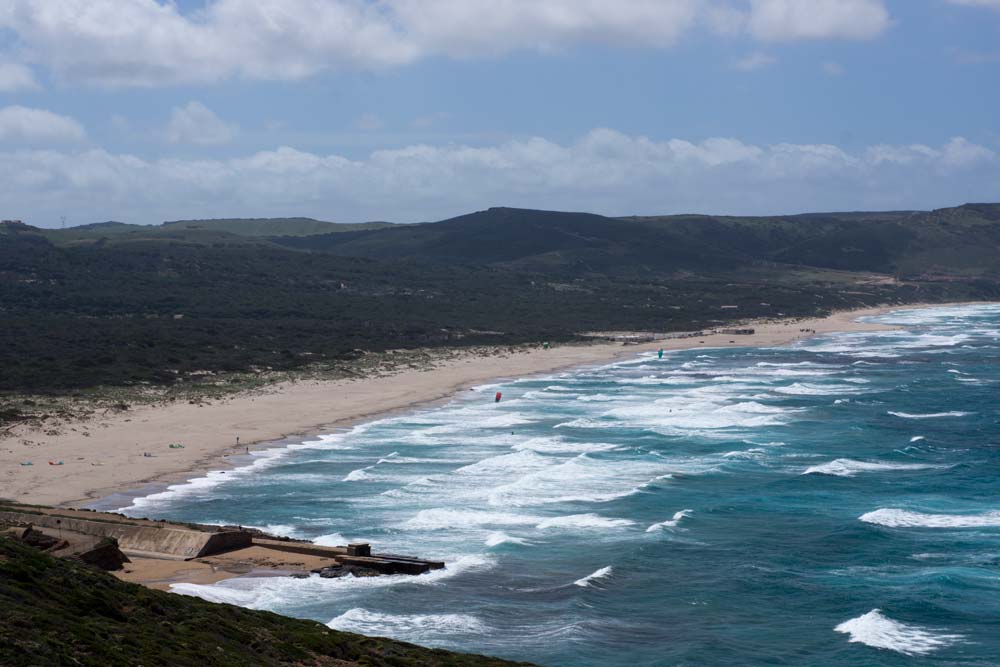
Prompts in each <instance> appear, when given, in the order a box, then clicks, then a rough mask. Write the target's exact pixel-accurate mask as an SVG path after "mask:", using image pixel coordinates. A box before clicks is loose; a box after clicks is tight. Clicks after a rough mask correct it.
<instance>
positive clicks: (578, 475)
mask: <svg viewBox="0 0 1000 667" xmlns="http://www.w3.org/2000/svg"><path fill="white" fill-rule="evenodd" d="M556 460H558V461H561V462H560V463H558V464H557V465H550V466H546V467H543V468H541V469H537V468H536V469H535V470H533V471H532V470H530V469H528V471H526V474H523V475H521V476H520V477H518V478H516V479H514V480H513V481H511V482H508V483H506V484H500V485H498V486H495V487H493V488H492V489H490V490H489V492H488V494H487V498H488V500H489V503H490V504H491V505H494V506H500V507H509V506H530V505H545V504H550V503H566V502H593V503H603V502H609V501H611V500H615V499H617V498H624V497H625V496H629V495H632V494H635V493H639V492H640V489H641V487H642V485H643V484H645V483H647V482H648V481H649V480H650V479H652V478H654V477H657V476H659V475H662V474H664V473H667V472H670V470H669V469H668V468H667V467H666V465H664V464H663V463H661V462H659V461H656V462H650V461H616V462H614V463H611V462H608V461H605V460H599V459H594V458H591V457H590V456H588V455H587V454H580V455H578V456H575V457H573V458H570V459H566V458H562V459H556Z"/></svg>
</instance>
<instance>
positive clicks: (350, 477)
mask: <svg viewBox="0 0 1000 667" xmlns="http://www.w3.org/2000/svg"><path fill="white" fill-rule="evenodd" d="M370 468H371V467H370V466H369V467H367V468H358V469H357V470H352V471H351V472H349V473H347V475H346V476H345V477H344V479H343V480H341V481H343V482H361V481H364V480H366V479H371V477H372V476H371V475H369V474H368V470H370Z"/></svg>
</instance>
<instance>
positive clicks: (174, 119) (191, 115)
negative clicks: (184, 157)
mask: <svg viewBox="0 0 1000 667" xmlns="http://www.w3.org/2000/svg"><path fill="white" fill-rule="evenodd" d="M238 132H239V128H238V127H237V126H236V125H232V124H229V123H226V122H225V121H224V120H222V119H221V118H219V117H218V116H216V115H215V113H214V112H213V111H212V110H211V109H209V108H208V107H206V106H205V105H204V104H202V103H201V102H196V101H192V102H188V103H187V104H186V105H184V106H182V107H174V110H173V112H172V113H171V114H170V121H169V122H168V123H167V128H166V130H165V131H164V137H165V138H166V140H167V141H169V142H170V143H172V144H194V145H196V146H212V145H216V144H225V143H228V142H230V141H232V140H233V139H234V138H235V137H236V135H237V133H238Z"/></svg>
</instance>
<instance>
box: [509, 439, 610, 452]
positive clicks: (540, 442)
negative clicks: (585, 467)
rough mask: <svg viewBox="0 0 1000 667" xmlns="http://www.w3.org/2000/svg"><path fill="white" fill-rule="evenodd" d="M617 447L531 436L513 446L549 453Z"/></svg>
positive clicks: (607, 449) (602, 450)
mask: <svg viewBox="0 0 1000 667" xmlns="http://www.w3.org/2000/svg"><path fill="white" fill-rule="evenodd" d="M617 448H618V446H617V445H611V444H607V443H603V442H573V441H571V440H566V439H565V438H531V439H530V440H527V441H526V442H519V443H517V444H516V445H513V446H512V447H511V449H514V450H517V451H521V450H531V451H533V452H545V453H549V454H577V453H585V452H606V451H609V450H612V449H617Z"/></svg>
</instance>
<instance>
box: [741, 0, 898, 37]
mask: <svg viewBox="0 0 1000 667" xmlns="http://www.w3.org/2000/svg"><path fill="white" fill-rule="evenodd" d="M750 2H751V10H750V14H749V16H748V19H747V29H748V30H749V32H750V34H752V35H753V36H754V37H756V38H757V39H761V40H764V41H786V40H800V39H872V38H874V37H877V36H878V35H880V34H882V33H883V32H885V31H886V30H887V29H888V28H889V26H890V25H891V20H890V18H889V11H888V10H887V9H886V8H885V5H884V4H883V2H882V0H750Z"/></svg>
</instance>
